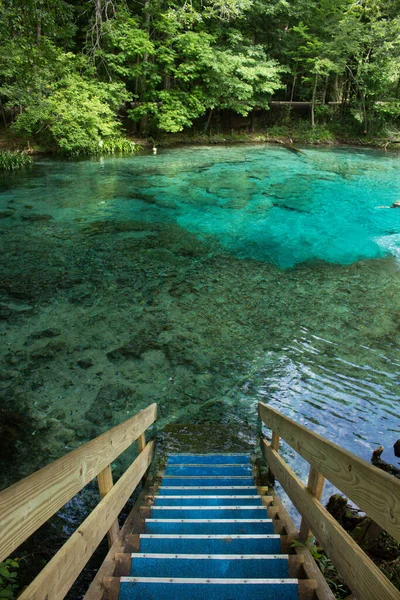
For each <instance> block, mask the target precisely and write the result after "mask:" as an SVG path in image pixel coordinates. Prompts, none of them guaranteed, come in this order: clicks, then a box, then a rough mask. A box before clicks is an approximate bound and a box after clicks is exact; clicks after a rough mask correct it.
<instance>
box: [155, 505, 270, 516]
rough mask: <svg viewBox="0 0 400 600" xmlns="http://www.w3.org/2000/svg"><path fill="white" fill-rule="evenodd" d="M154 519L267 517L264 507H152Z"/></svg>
mask: <svg viewBox="0 0 400 600" xmlns="http://www.w3.org/2000/svg"><path fill="white" fill-rule="evenodd" d="M150 517H151V518H153V519H176V518H180V519H262V518H263V517H264V518H266V517H267V511H266V509H265V507H264V506H233V505H231V506H223V507H217V506H214V507H212V508H208V507H206V506H195V505H192V507H188V506H168V507H166V508H164V507H163V506H152V507H151V509H150Z"/></svg>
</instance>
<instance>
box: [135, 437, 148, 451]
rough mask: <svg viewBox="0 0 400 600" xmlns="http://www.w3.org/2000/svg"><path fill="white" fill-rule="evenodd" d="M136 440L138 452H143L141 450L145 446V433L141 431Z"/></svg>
mask: <svg viewBox="0 0 400 600" xmlns="http://www.w3.org/2000/svg"><path fill="white" fill-rule="evenodd" d="M137 441H138V449H139V452H143V450H144V449H145V448H146V434H145V433H142V435H139V437H138V440H137Z"/></svg>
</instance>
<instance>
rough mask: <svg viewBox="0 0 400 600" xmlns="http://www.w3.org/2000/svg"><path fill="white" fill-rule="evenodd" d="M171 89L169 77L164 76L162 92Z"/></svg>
mask: <svg viewBox="0 0 400 600" xmlns="http://www.w3.org/2000/svg"><path fill="white" fill-rule="evenodd" d="M170 89H171V75H165V77H164V90H170Z"/></svg>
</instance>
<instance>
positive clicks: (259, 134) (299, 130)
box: [0, 121, 400, 155]
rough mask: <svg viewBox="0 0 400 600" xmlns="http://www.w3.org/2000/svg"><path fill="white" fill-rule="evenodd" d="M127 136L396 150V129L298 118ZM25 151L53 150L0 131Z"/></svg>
mask: <svg viewBox="0 0 400 600" xmlns="http://www.w3.org/2000/svg"><path fill="white" fill-rule="evenodd" d="M127 137H128V139H129V141H131V142H134V143H135V144H136V145H138V146H141V147H142V148H145V149H147V148H152V147H153V146H156V147H162V148H169V147H173V146H179V145H185V144H190V145H217V144H229V145H231V144H258V143H260V144H263V143H272V144H280V143H285V142H288V140H291V141H292V142H293V143H294V144H299V145H307V146H322V145H325V146H349V147H365V148H382V149H384V150H395V151H396V150H397V151H399V150H400V132H397V131H396V132H391V135H390V136H389V135H384V134H383V133H382V135H379V136H368V135H363V136H357V135H355V134H354V133H349V132H347V131H345V130H344V129H343V131H342V132H341V133H340V134H338V133H337V132H334V131H333V129H332V128H329V127H327V126H325V125H316V126H315V127H313V128H312V127H311V125H310V124H309V123H308V122H305V121H300V122H298V123H296V124H294V125H290V126H286V125H273V126H271V127H267V128H264V129H262V130H257V131H253V132H252V131H246V130H243V129H240V130H231V131H230V132H229V131H213V130H210V131H208V132H205V131H200V130H195V129H192V130H189V131H184V132H179V133H163V132H160V133H159V135H155V136H143V137H141V136H135V135H129V134H128V136H127ZM5 150H9V151H14V152H27V153H28V154H30V155H44V154H47V155H51V154H54V151H53V150H51V149H49V148H46V147H45V146H43V145H41V144H40V143H39V142H37V141H35V140H34V139H33V140H26V139H23V138H20V137H17V136H15V135H13V134H12V132H11V131H10V130H9V129H8V130H4V129H2V130H0V151H5Z"/></svg>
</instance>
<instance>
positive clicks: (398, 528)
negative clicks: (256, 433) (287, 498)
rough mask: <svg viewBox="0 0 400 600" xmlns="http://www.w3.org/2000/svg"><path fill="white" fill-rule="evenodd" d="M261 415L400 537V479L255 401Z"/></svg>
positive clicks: (280, 434) (286, 439) (319, 470)
mask: <svg viewBox="0 0 400 600" xmlns="http://www.w3.org/2000/svg"><path fill="white" fill-rule="evenodd" d="M258 414H259V416H260V419H261V420H262V421H263V423H265V425H267V427H269V428H270V429H272V431H273V432H274V433H276V434H278V435H279V436H280V437H281V438H282V439H284V440H285V441H286V442H287V443H288V444H289V445H290V446H291V447H292V448H293V449H294V450H296V452H298V453H299V454H300V455H301V456H302V457H303V458H305V459H306V461H307V462H308V463H309V464H310V465H311V466H313V467H314V469H315V470H316V471H317V472H318V473H321V475H323V476H324V477H325V478H326V479H328V480H329V481H330V482H331V483H333V485H334V486H336V487H337V488H338V489H339V490H340V491H341V492H343V493H344V494H345V495H346V496H348V497H349V498H350V499H351V500H352V501H353V502H354V503H355V504H356V505H357V506H358V507H359V508H360V509H361V510H363V511H364V512H365V513H367V514H368V516H369V517H371V519H373V520H374V521H375V522H376V523H378V525H380V526H381V527H382V528H383V529H385V531H387V532H388V533H389V534H390V535H391V536H393V537H394V538H395V539H397V540H399V541H400V480H399V479H397V478H396V477H393V476H392V475H389V474H388V473H385V472H384V471H381V470H380V469H377V468H376V467H374V466H373V465H371V464H369V463H368V462H367V461H365V460H363V459H362V458H359V457H358V456H355V455H354V454H352V453H351V452H349V451H348V450H345V449H343V448H341V447H340V446H338V445H336V444H334V443H333V442H330V441H329V440H326V439H325V438H323V437H322V436H320V435H318V434H317V433H314V432H313V431H310V430H309V429H306V428H305V427H303V426H302V425H299V424H298V423H296V422H295V421H292V419H289V418H288V417H285V416H284V415H281V414H280V413H279V412H278V411H277V410H275V409H273V408H271V407H269V406H267V405H266V404H263V403H262V402H260V403H259V405H258Z"/></svg>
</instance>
